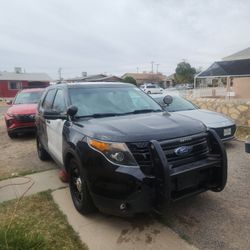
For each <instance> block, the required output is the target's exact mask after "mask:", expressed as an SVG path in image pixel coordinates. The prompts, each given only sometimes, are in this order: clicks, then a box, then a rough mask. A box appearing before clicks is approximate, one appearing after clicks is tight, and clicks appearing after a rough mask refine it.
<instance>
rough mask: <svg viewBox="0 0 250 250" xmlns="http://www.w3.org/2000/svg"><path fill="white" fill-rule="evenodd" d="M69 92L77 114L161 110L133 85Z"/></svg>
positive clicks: (79, 89) (80, 89)
mask: <svg viewBox="0 0 250 250" xmlns="http://www.w3.org/2000/svg"><path fill="white" fill-rule="evenodd" d="M69 94H70V98H71V102H72V104H73V105H75V106H77V107H78V112H77V115H78V116H89V115H90V116H91V115H93V114H105V113H114V114H119V115H122V114H125V113H129V112H134V111H135V110H136V111H138V110H153V111H162V109H161V108H160V106H159V105H158V104H157V103H156V102H154V101H153V100H152V99H151V98H150V97H149V96H147V95H146V94H145V93H144V92H143V91H141V90H140V89H138V88H133V87H108V88H105V87H104V88H88V89H87V88H72V89H70V90H69ZM149 112H150V111H149Z"/></svg>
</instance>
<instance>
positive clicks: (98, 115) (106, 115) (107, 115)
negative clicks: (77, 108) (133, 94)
mask: <svg viewBox="0 0 250 250" xmlns="http://www.w3.org/2000/svg"><path fill="white" fill-rule="evenodd" d="M118 115H121V114H119V113H96V114H91V115H81V116H76V117H75V118H88V117H92V118H101V117H109V116H118Z"/></svg>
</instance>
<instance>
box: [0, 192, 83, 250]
mask: <svg viewBox="0 0 250 250" xmlns="http://www.w3.org/2000/svg"><path fill="white" fill-rule="evenodd" d="M16 202H17V200H13V201H7V202H4V203H1V204H0V249H1V250H7V249H8V250H12V249H13V250H14V249H15V250H24V249H25V250H29V249H32V250H36V249H39V250H40V249H42V250H43V249H46V250H47V249H55V250H58V249H60V250H61V249H67V250H68V249H83V250H86V249H88V248H87V247H86V246H85V245H84V244H82V243H81V240H80V238H79V237H78V235H77V234H76V233H75V232H74V230H73V229H72V227H71V226H70V225H69V224H68V222H67V220H66V218H65V216H64V215H63V214H62V212H61V211H60V210H59V209H58V207H57V205H56V204H55V203H54V201H53V198H52V196H51V194H50V192H42V193H39V194H36V195H33V196H29V197H25V198H23V199H22V200H21V201H20V202H19V204H18V207H17V209H16V213H15V214H14V216H13V211H15V207H16V204H17V203H16ZM11 218H13V220H12V223H11V224H10V221H11ZM9 224H10V226H9Z"/></svg>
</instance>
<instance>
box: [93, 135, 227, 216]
mask: <svg viewBox="0 0 250 250" xmlns="http://www.w3.org/2000/svg"><path fill="white" fill-rule="evenodd" d="M209 140H210V144H211V150H210V152H209V154H208V156H207V157H206V158H205V159H201V160H197V161H194V162H191V163H190V162H189V163H187V164H182V165H181V166H178V167H176V168H172V167H171V164H169V163H168V159H167V157H166V155H165V153H164V151H163V149H162V147H161V142H159V141H151V142H150V143H149V151H150V154H151V159H152V163H153V168H154V175H146V174H145V173H143V172H142V170H141V169H140V168H135V169H131V168H126V167H118V168H116V170H115V173H113V174H112V173H110V175H111V176H110V178H109V181H107V182H106V183H104V185H103V186H102V188H101V190H102V191H103V190H104V189H105V187H106V186H105V185H108V186H109V188H110V191H106V192H104V191H103V192H101V193H100V192H99V193H98V192H95V190H96V189H93V188H90V192H91V196H92V198H93V201H94V203H95V205H96V206H97V208H98V209H99V210H100V211H102V212H104V213H108V214H113V215H118V216H133V215H134V214H136V213H142V212H149V211H151V210H152V209H155V208H156V209H157V208H159V207H160V206H161V204H163V203H164V204H166V203H171V202H174V201H177V200H180V199H182V198H185V197H188V196H191V195H195V194H198V193H201V192H204V191H207V190H212V191H215V192H219V191H222V190H223V188H224V187H225V185H226V181H227V156H226V152H225V149H224V146H223V143H222V142H221V140H220V138H219V136H218V135H217V133H216V132H215V131H213V130H211V131H209ZM97 183H98V181H96V182H95V185H97ZM112 184H113V185H112ZM90 186H92V187H93V185H90ZM121 186H123V187H122V188H121ZM125 189H126V191H124V190H125ZM120 190H121V191H120ZM116 191H117V192H116Z"/></svg>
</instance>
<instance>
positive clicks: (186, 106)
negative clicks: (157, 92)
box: [155, 96, 198, 112]
mask: <svg viewBox="0 0 250 250" xmlns="http://www.w3.org/2000/svg"><path fill="white" fill-rule="evenodd" d="M172 97H173V102H172V103H171V104H170V105H169V106H165V104H164V102H163V97H157V98H155V100H156V101H157V102H158V103H159V104H160V105H162V106H164V109H165V110H166V111H169V112H176V111H185V110H194V109H197V108H198V107H197V106H195V105H194V104H193V103H191V102H189V101H187V100H186V99H184V98H182V97H180V96H172Z"/></svg>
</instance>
